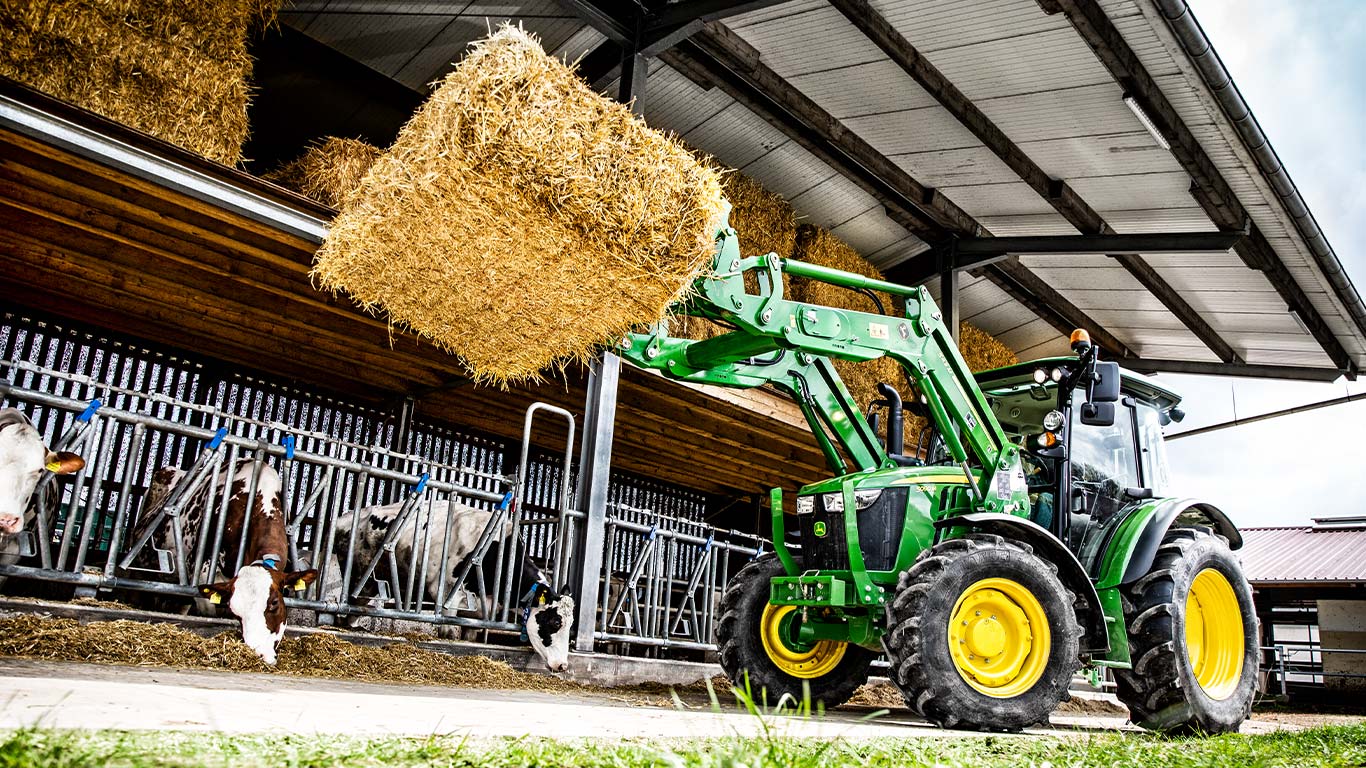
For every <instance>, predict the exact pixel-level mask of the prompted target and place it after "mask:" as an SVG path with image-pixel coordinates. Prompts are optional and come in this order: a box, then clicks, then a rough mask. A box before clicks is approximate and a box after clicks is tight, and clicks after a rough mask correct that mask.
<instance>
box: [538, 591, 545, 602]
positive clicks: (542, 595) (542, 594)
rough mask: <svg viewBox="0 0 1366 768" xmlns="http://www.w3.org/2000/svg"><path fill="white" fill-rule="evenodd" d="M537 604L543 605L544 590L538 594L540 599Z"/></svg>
mask: <svg viewBox="0 0 1366 768" xmlns="http://www.w3.org/2000/svg"><path fill="white" fill-rule="evenodd" d="M537 604H538V605H545V593H544V592H542V593H541V594H540V600H539V602H538V603H537Z"/></svg>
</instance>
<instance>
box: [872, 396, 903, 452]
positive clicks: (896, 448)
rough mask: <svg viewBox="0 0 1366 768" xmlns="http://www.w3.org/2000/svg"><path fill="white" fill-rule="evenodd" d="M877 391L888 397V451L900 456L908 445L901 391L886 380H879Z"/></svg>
mask: <svg viewBox="0 0 1366 768" xmlns="http://www.w3.org/2000/svg"><path fill="white" fill-rule="evenodd" d="M877 391H878V394H880V395H882V396H883V397H884V398H886V399H887V453H888V454H889V455H891V456H900V455H901V452H902V450H903V449H905V447H906V435H905V433H904V431H903V429H902V423H903V421H904V419H903V417H902V414H901V393H900V392H897V391H896V389H895V388H894V387H892V385H891V384H888V383H887V382H885V381H879V382H878V384H877Z"/></svg>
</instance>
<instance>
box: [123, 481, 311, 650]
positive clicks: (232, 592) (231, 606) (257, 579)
mask: <svg viewBox="0 0 1366 768" xmlns="http://www.w3.org/2000/svg"><path fill="white" fill-rule="evenodd" d="M253 475H255V476H256V492H255V493H254V494H251V488H252V476H253ZM184 479H185V473H184V472H183V471H181V470H179V469H176V468H174V467H163V468H161V469H159V470H157V472H156V474H154V475H153V476H152V485H151V487H150V488H149V489H148V491H147V500H146V502H145V503H144V504H143V508H142V515H141V517H140V520H139V525H138V530H137V531H136V532H135V533H134V534H133V536H132V538H131V539H130V541H137V540H138V539H139V538H140V537H141V535H142V534H143V533H144V532H145V527H146V526H148V525H151V524H152V523H153V522H154V521H155V519H156V515H157V512H159V511H160V510H161V508H162V506H164V505H165V504H166V502H167V500H168V499H169V497H170V495H171V492H172V491H173V490H174V489H175V487H176V485H177V483H179V482H181V481H182V480H184ZM210 489H211V484H210V483H205V484H203V485H202V486H200V488H199V489H198V490H197V491H196V492H195V494H194V495H193V496H192V497H191V498H189V499H186V500H185V502H184V504H183V506H182V507H181V513H180V514H181V535H182V540H181V542H180V543H181V546H182V547H183V549H182V552H184V553H186V559H187V560H188V559H189V555H190V553H193V552H194V551H195V542H196V541H197V540H198V538H199V536H200V535H201V529H202V533H203V535H206V536H212V535H214V528H213V526H207V527H206V526H204V524H203V523H204V521H205V520H206V519H208V518H209V517H210V515H209V514H208V512H209V506H210V504H218V503H221V499H222V498H223V494H224V493H225V492H226V493H227V496H228V499H227V516H226V519H225V521H224V524H223V545H222V551H221V552H220V553H219V557H218V559H217V561H216V562H211V563H205V565H204V567H203V569H202V570H201V571H200V573H198V574H194V577H195V578H196V579H198V580H201V581H204V582H213V581H214V579H216V578H220V577H221V575H224V574H226V573H227V572H228V570H229V569H231V568H232V567H233V566H234V565H235V564H236V563H237V559H238V557H237V556H238V551H239V546H240V542H241V540H242V526H243V525H244V524H246V525H247V542H246V547H245V549H244V550H243V552H244V553H245V554H244V556H243V558H242V562H243V566H242V568H241V569H240V570H238V571H237V573H236V574H235V575H234V576H233V577H232V578H231V579H228V580H226V581H219V582H214V583H202V584H201V585H200V586H199V588H198V589H199V593H200V594H201V595H203V596H204V597H205V598H207V599H208V601H209V602H210V603H215V604H221V605H226V606H227V608H228V610H229V611H230V612H231V613H232V615H233V616H235V617H236V618H237V620H238V622H239V624H240V625H241V628H242V641H243V642H245V643H246V644H247V645H248V646H249V647H250V648H251V649H252V650H253V651H255V652H256V653H257V654H258V655H260V657H261V658H262V659H264V660H265V662H266V663H267V664H274V663H275V653H276V650H277V648H278V647H279V645H280V640H281V639H282V638H283V637H284V634H285V604H284V593H285V592H286V591H287V590H302V589H304V588H306V587H307V586H308V585H309V584H311V583H312V582H313V580H314V579H315V578H316V577H317V575H318V572H317V571H315V570H312V569H310V570H305V571H292V572H291V571H286V570H284V567H283V566H285V565H286V562H285V557H286V554H287V553H288V551H289V549H288V547H289V540H288V538H287V534H286V532H285V519H284V505H283V503H282V501H281V493H280V492H281V483H280V475H279V474H278V473H277V472H276V471H275V470H274V469H272V468H271V467H270V465H268V464H265V463H262V462H258V461H252V460H250V459H246V460H242V461H239V462H238V463H237V466H236V467H235V468H234V469H233V471H232V472H224V473H220V474H219V478H218V481H217V482H216V484H212V491H213V493H212V494H211V493H210ZM249 494H250V495H251V498H250V499H248V498H247V497H248V495H249ZM173 539H174V532H173V529H172V527H171V525H169V524H168V523H165V522H164V521H163V524H162V526H161V528H160V530H159V531H158V535H157V537H156V539H154V540H156V541H157V542H158V546H159V547H160V548H162V549H172V548H173V547H174V546H175V542H174V540H173ZM211 543H212V540H210V542H209V544H206V549H207V547H208V546H209V545H211Z"/></svg>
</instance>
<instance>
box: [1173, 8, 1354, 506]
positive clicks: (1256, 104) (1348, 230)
mask: <svg viewBox="0 0 1366 768" xmlns="http://www.w3.org/2000/svg"><path fill="white" fill-rule="evenodd" d="M1188 2H1189V3H1190V6H1191V7H1192V8H1193V9H1194V11H1195V16H1196V18H1197V19H1199V21H1200V24H1201V26H1202V27H1204V30H1205V34H1206V35H1208V36H1209V38H1210V40H1211V42H1212V43H1213V44H1214V48H1215V50H1216V51H1217V52H1218V53H1219V56H1220V58H1221V59H1222V60H1223V62H1224V66H1225V67H1227V68H1228V70H1229V73H1230V74H1231V75H1232V76H1233V81H1234V82H1235V83H1236V84H1237V86H1238V89H1239V90H1240V91H1241V92H1242V94H1243V98H1244V100H1246V101H1247V103H1248V105H1249V106H1251V108H1252V112H1253V114H1254V115H1256V117H1257V120H1258V122H1259V123H1260V124H1261V127H1262V130H1263V131H1264V132H1265V133H1266V134H1267V136H1268V137H1269V138H1270V139H1271V144H1272V146H1273V147H1275V149H1276V153H1277V154H1278V155H1279V156H1280V158H1281V161H1282V162H1283V163H1284V164H1285V166H1286V168H1287V169H1289V171H1290V175H1291V177H1292V178H1293V179H1294V180H1295V184H1296V186H1297V187H1298V188H1299V190H1300V194H1301V195H1303V196H1304V198H1305V200H1306V201H1307V202H1308V204H1309V208H1310V210H1312V211H1313V212H1314V216H1315V218H1316V219H1317V220H1318V223H1319V226H1320V227H1321V228H1322V229H1323V231H1324V232H1325V233H1326V235H1327V237H1328V241H1329V242H1330V243H1332V245H1333V248H1334V250H1335V251H1336V252H1337V255H1338V259H1339V260H1340V261H1342V263H1343V265H1344V266H1345V267H1346V269H1347V273H1348V275H1349V276H1350V277H1351V278H1352V281H1353V283H1355V285H1356V287H1357V290H1358V292H1362V291H1363V290H1366V44H1363V43H1364V42H1366V1H1363V0H1296V1H1294V2H1292V1H1289V0H1188ZM1160 379H1161V381H1162V382H1163V383H1164V384H1166V385H1167V386H1170V387H1172V388H1173V389H1175V390H1177V391H1178V392H1181V393H1182V394H1183V395H1185V397H1186V399H1185V401H1184V402H1183V408H1184V410H1185V411H1186V412H1187V413H1188V414H1189V416H1188V417H1187V419H1186V420H1185V421H1183V422H1182V423H1180V424H1177V425H1173V426H1172V427H1170V428H1168V430H1167V432H1168V435H1169V440H1168V455H1169V460H1170V463H1171V469H1172V486H1173V490H1174V491H1176V492H1177V493H1178V494H1179V495H1182V496H1197V497H1200V498H1202V499H1204V500H1207V501H1209V502H1211V503H1213V504H1214V505H1215V506H1218V507H1219V508H1221V509H1223V510H1224V511H1225V512H1227V513H1229V515H1230V516H1231V517H1232V518H1233V520H1234V522H1235V523H1237V524H1238V525H1239V526H1243V527H1246V526H1264V525H1307V524H1310V522H1311V519H1312V518H1315V517H1334V516H1342V515H1366V400H1359V401H1354V402H1351V403H1348V404H1345V405H1339V406H1333V407H1329V408H1323V409H1320V410H1316V411H1312V412H1309V413H1304V414H1297V415H1294V416H1287V417H1281V418H1277V419H1272V420H1269V421H1263V422H1258V423H1255V424H1248V425H1242V426H1236V427H1230V428H1228V429H1222V430H1219V431H1216V432H1210V433H1206V434H1203V435H1195V436H1191V437H1186V438H1178V439H1170V436H1172V435H1174V434H1176V433H1179V432H1181V431H1184V430H1189V429H1194V428H1198V427H1200V426H1205V425H1209V424H1216V423H1222V422H1227V421H1229V420H1231V419H1233V418H1247V417H1249V416H1253V415H1257V414H1261V413H1268V412H1271V411H1276V410H1280V409H1283V408H1288V407H1292V406H1296V405H1303V404H1306V403H1311V402H1316V401H1322V400H1327V399H1330V398H1334V397H1340V396H1342V395H1343V394H1347V393H1361V392H1366V376H1363V377H1362V380H1361V381H1357V382H1347V381H1346V380H1345V379H1339V380H1338V381H1337V382H1333V383H1315V384H1310V383H1298V382H1285V381H1262V380H1256V379H1232V378H1217V377H1209V376H1178V375H1174V374H1165V375H1162V376H1161V377H1160Z"/></svg>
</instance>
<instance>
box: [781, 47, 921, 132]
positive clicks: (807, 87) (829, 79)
mask: <svg viewBox="0 0 1366 768" xmlns="http://www.w3.org/2000/svg"><path fill="white" fill-rule="evenodd" d="M791 83H792V84H793V85H794V86H796V87H797V88H798V89H800V90H801V92H802V93H804V94H806V95H807V96H809V97H811V100H812V101H814V102H816V103H817V104H819V105H820V106H821V109H824V110H825V111H827V112H829V113H830V114H832V115H834V116H835V117H836V118H841V119H843V118H846V117H853V116H855V115H867V114H873V113H879V112H897V111H901V110H907V109H919V108H921V107H933V106H937V105H938V102H936V101H935V100H934V98H933V97H931V96H930V95H929V94H928V93H926V92H925V89H924V88H921V87H920V84H919V83H917V82H916V81H914V80H912V79H911V78H910V76H909V75H907V74H906V73H905V72H904V71H902V69H901V67H899V66H897V65H896V64H894V63H892V61H891V60H890V59H882V60H881V61H874V62H870V63H868V64H858V65H855V66H852V67H844V68H843V69H832V70H826V71H824V72H814V73H811V74H809V75H799V76H797V77H794V78H791Z"/></svg>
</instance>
